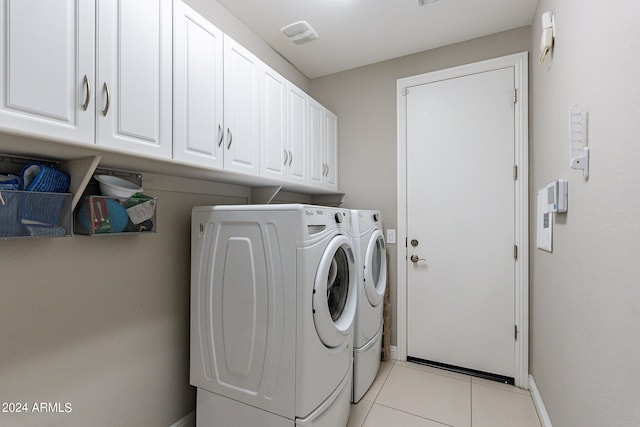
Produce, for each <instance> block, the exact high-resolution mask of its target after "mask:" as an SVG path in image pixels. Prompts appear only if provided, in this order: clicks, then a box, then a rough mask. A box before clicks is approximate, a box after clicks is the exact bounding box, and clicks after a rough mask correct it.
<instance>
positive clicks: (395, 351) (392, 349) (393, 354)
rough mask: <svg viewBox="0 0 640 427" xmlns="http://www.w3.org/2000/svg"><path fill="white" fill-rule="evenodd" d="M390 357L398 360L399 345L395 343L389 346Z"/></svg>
mask: <svg viewBox="0 0 640 427" xmlns="http://www.w3.org/2000/svg"><path fill="white" fill-rule="evenodd" d="M389 357H390V358H391V359H393V360H398V347H396V346H395V345H392V346H389Z"/></svg>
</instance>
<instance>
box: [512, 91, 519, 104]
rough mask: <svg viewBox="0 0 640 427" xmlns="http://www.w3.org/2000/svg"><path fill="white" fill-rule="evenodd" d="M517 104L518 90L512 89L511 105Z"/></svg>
mask: <svg viewBox="0 0 640 427" xmlns="http://www.w3.org/2000/svg"><path fill="white" fill-rule="evenodd" d="M516 102H518V89H513V103H514V104H515V103H516Z"/></svg>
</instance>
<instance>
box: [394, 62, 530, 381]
mask: <svg viewBox="0 0 640 427" xmlns="http://www.w3.org/2000/svg"><path fill="white" fill-rule="evenodd" d="M506 67H514V69H515V76H514V82H515V89H516V91H517V92H516V96H517V98H516V99H517V102H516V103H515V135H514V136H515V140H516V141H515V159H514V162H515V166H517V175H518V176H517V180H516V181H515V204H516V206H515V215H516V217H515V242H514V244H515V245H517V248H518V249H517V250H518V258H517V260H516V261H515V263H516V265H515V286H516V289H515V322H516V326H517V328H518V339H517V341H516V342H515V358H516V360H515V377H514V380H515V385H516V386H518V387H521V388H525V389H526V388H528V378H529V124H528V114H529V108H528V104H529V99H528V86H529V83H528V60H527V52H521V53H517V54H513V55H508V56H503V57H500V58H495V59H489V60H486V61H481V62H476V63H473V64H468V65H462V66H459V67H454V68H449V69H445V70H440V71H434V72H430V73H425V74H420V75H417V76H412V77H406V78H402V79H398V81H397V95H396V96H397V108H398V119H397V120H398V122H397V128H398V135H397V137H398V141H397V145H398V165H397V167H398V217H397V218H398V242H402V241H403V240H404V241H405V248H404V250H403V249H402V246H401V245H398V251H397V267H398V268H397V282H396V283H397V284H398V289H397V300H398V321H397V325H398V336H397V346H398V360H407V314H408V313H407V262H406V261H407V247H406V246H407V245H406V240H407V135H406V123H407V120H406V119H407V103H406V96H404V93H405V91H406V89H407V88H409V87H411V86H417V85H422V84H426V83H433V82H436V81H440V80H446V79H452V78H456V77H462V76H466V75H470V74H477V73H482V72H487V71H492V70H497V69H501V68H506Z"/></svg>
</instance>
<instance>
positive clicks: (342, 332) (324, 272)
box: [313, 235, 356, 347]
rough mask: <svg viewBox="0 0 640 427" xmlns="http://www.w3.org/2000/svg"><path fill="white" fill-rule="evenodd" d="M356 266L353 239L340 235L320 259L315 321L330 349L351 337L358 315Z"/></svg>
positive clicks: (314, 299) (321, 338)
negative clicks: (356, 312) (354, 319)
mask: <svg viewBox="0 0 640 427" xmlns="http://www.w3.org/2000/svg"><path fill="white" fill-rule="evenodd" d="M355 283H356V282H355V265H354V257H353V250H352V247H351V240H350V239H349V238H347V237H346V236H343V235H338V236H336V237H334V238H333V240H331V242H329V244H328V245H327V248H326V249H325V251H324V254H323V255H322V258H321V259H320V265H319V266H318V271H317V273H316V278H315V283H314V287H313V322H314V324H315V327H316V331H317V332H318V336H319V337H320V340H321V341H322V342H323V344H324V345H325V346H327V347H337V346H339V345H341V344H342V343H344V342H345V339H348V338H349V331H350V328H351V325H352V324H353V318H354V315H355V308H356V300H355Z"/></svg>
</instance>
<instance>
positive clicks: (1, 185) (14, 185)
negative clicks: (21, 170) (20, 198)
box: [0, 174, 21, 191]
mask: <svg viewBox="0 0 640 427" xmlns="http://www.w3.org/2000/svg"><path fill="white" fill-rule="evenodd" d="M20 187H21V185H20V177H19V176H16V175H11V174H8V175H0V190H10V191H17V190H20Z"/></svg>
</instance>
